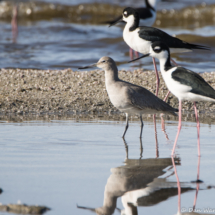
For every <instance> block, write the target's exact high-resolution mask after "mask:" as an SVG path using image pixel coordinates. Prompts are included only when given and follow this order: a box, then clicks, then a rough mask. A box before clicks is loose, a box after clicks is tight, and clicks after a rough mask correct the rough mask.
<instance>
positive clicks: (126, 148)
mask: <svg viewBox="0 0 215 215" xmlns="http://www.w3.org/2000/svg"><path fill="white" fill-rule="evenodd" d="M123 142H124V144H125V152H126V159H128V144H127V142H126V141H125V139H124V138H123Z"/></svg>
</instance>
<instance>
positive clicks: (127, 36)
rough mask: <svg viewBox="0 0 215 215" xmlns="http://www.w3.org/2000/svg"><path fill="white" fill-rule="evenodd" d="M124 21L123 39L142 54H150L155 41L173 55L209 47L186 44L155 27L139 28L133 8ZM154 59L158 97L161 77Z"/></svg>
mask: <svg viewBox="0 0 215 215" xmlns="http://www.w3.org/2000/svg"><path fill="white" fill-rule="evenodd" d="M122 20H123V21H125V22H126V25H125V28H124V31H123V39H124V41H125V42H126V43H127V44H128V46H129V47H130V48H132V49H133V50H135V51H137V52H140V53H142V54H147V53H149V50H150V46H151V44H152V43H153V42H155V41H161V42H165V43H166V44H167V45H168V46H169V47H170V51H171V53H178V52H186V51H191V50H193V49H205V50H208V49H209V48H208V47H205V46H200V45H195V44H190V43H187V42H184V41H182V40H180V39H178V38H176V37H172V36H170V35H169V34H167V33H165V32H163V31H161V30H159V29H157V28H153V27H147V26H141V27H140V26H139V22H140V18H139V14H138V12H137V11H136V10H135V9H133V8H131V7H128V8H125V9H124V11H123V13H122ZM152 59H153V63H154V67H155V72H156V77H157V89H156V95H158V90H159V76H158V71H157V67H156V64H155V60H154V58H152Z"/></svg>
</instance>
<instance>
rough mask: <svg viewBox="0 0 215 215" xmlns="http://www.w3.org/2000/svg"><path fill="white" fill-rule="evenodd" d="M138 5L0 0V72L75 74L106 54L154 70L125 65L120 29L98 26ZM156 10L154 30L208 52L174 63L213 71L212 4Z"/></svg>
mask: <svg viewBox="0 0 215 215" xmlns="http://www.w3.org/2000/svg"><path fill="white" fill-rule="evenodd" d="M13 2H18V3H19V15H18V18H19V19H18V24H19V33H18V37H17V39H16V43H14V42H13V39H12V33H11V24H10V22H11V13H12V7H13ZM20 2H22V3H20ZM143 2H144V1H143V0H136V1H133V3H132V4H133V5H131V1H128V0H126V1H119V0H118V1H115V0H110V1H101V0H98V1H95V0H81V1H77V0H74V1H69V0H62V1H59V0H43V1H27V0H25V1H2V2H1V5H0V6H1V11H0V18H1V19H0V30H1V37H0V49H1V52H0V58H1V61H0V67H1V68H2V67H4V68H8V67H9V68H11V67H12V68H17V67H18V68H38V69H49V68H50V69H60V68H72V69H76V68H77V67H79V66H81V65H87V64H90V63H94V62H97V61H98V59H99V58H100V57H101V56H104V55H108V56H111V57H112V58H113V59H115V60H116V61H117V62H118V64H119V68H120V69H132V70H133V69H134V68H139V67H144V68H146V69H153V67H152V62H151V59H150V58H148V59H144V60H142V61H141V62H135V63H133V64H127V61H128V60H129V56H128V46H127V45H126V44H125V43H124V41H123V39H122V27H120V26H113V27H111V28H108V26H107V25H105V24H102V22H104V21H107V20H110V19H112V18H113V17H115V15H116V14H120V13H121V11H122V9H123V8H124V7H125V6H136V7H138V6H143ZM157 8H158V16H157V21H156V23H155V25H154V26H155V27H158V28H161V29H163V30H165V31H166V32H168V33H170V34H172V35H177V36H178V37H179V38H181V39H184V40H186V41H188V42H191V43H197V44H202V45H206V46H210V47H211V48H212V51H197V52H195V53H186V54H179V55H175V56H174V58H175V60H176V61H177V62H178V64H180V65H183V66H186V67H189V68H190V69H192V70H194V71H197V72H204V71H214V60H215V54H214V53H215V52H214V51H215V43H214V36H215V27H214V26H215V19H214V18H212V17H214V11H215V4H214V1H213V0H206V1H204V3H202V1H200V0H196V1H194V0H193V1H188V0H184V1H177V0H176V1H160V2H159V3H158V7H157ZM166 10H167V12H166ZM171 14H172V15H171ZM169 15H171V17H169V18H168V16H169Z"/></svg>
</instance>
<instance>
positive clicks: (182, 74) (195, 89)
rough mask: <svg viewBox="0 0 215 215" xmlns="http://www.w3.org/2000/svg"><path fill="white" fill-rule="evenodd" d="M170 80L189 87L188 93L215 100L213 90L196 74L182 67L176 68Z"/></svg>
mask: <svg viewBox="0 0 215 215" xmlns="http://www.w3.org/2000/svg"><path fill="white" fill-rule="evenodd" d="M172 78H173V79H174V80H175V81H178V82H180V83H182V84H185V85H187V86H190V87H191V90H190V92H192V93H195V94H198V95H202V96H206V97H209V98H213V99H215V90H214V89H213V88H212V87H211V86H210V85H209V84H208V83H207V82H206V81H205V80H204V79H203V78H202V77H201V76H200V75H199V74H197V73H195V72H193V71H191V70H188V69H186V68H183V67H177V69H176V70H175V71H174V72H173V73H172Z"/></svg>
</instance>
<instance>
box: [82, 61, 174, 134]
mask: <svg viewBox="0 0 215 215" xmlns="http://www.w3.org/2000/svg"><path fill="white" fill-rule="evenodd" d="M92 67H99V68H101V69H104V70H105V85H106V90H107V93H108V96H109V98H110V100H111V102H112V104H113V105H114V106H115V107H116V108H117V109H119V110H120V111H122V112H125V113H126V126H125V131H124V133H123V136H122V137H123V138H124V137H125V134H126V131H127V129H128V118H129V115H133V114H138V115H139V116H140V121H141V130H140V137H142V129H143V121H142V114H155V113H167V114H172V115H176V114H175V112H177V111H178V110H177V109H175V108H173V107H171V106H170V105H168V104H167V103H166V102H164V101H162V100H161V99H159V98H158V97H157V96H155V95H154V94H153V93H151V92H150V91H148V90H147V89H145V88H143V87H140V86H137V85H134V84H131V83H129V82H125V81H123V80H120V79H119V77H118V69H117V66H116V63H115V62H114V60H113V59H111V58H110V57H102V58H101V59H100V60H99V61H98V63H96V64H93V65H90V66H85V67H81V68H79V69H87V68H92Z"/></svg>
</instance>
